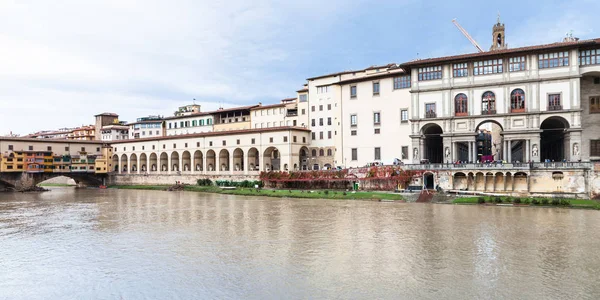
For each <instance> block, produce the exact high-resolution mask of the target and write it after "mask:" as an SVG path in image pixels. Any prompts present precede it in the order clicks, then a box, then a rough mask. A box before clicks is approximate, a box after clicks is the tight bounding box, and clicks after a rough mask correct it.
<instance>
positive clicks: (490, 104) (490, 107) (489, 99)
mask: <svg viewBox="0 0 600 300" xmlns="http://www.w3.org/2000/svg"><path fill="white" fill-rule="evenodd" d="M481 114H482V115H495V114H496V95H494V93H492V92H485V93H483V96H482V97H481Z"/></svg>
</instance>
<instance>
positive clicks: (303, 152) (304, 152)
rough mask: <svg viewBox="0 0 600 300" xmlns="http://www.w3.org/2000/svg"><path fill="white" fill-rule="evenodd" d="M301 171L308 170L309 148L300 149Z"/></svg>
mask: <svg viewBox="0 0 600 300" xmlns="http://www.w3.org/2000/svg"><path fill="white" fill-rule="evenodd" d="M300 170H308V148H306V147H302V148H300Z"/></svg>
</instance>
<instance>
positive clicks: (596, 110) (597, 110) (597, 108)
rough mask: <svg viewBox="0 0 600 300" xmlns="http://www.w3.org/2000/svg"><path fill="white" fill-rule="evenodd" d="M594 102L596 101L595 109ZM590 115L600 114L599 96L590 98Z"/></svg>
mask: <svg viewBox="0 0 600 300" xmlns="http://www.w3.org/2000/svg"><path fill="white" fill-rule="evenodd" d="M592 100H595V101H594V102H595V105H594V106H595V108H594V109H592ZM588 101H589V102H588V106H589V107H588V113H590V114H598V113H600V95H598V96H590V97H589V100H588Z"/></svg>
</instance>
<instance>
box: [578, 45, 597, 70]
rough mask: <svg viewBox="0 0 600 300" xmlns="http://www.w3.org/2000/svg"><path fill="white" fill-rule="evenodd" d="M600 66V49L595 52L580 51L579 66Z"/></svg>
mask: <svg viewBox="0 0 600 300" xmlns="http://www.w3.org/2000/svg"><path fill="white" fill-rule="evenodd" d="M597 64H600V49H593V50H580V51H579V65H580V66H587V65H597Z"/></svg>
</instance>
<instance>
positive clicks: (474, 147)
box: [471, 142, 477, 162]
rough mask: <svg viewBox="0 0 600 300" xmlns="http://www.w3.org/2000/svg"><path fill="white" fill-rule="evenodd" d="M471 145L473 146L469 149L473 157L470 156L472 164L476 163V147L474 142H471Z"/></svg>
mask: <svg viewBox="0 0 600 300" xmlns="http://www.w3.org/2000/svg"><path fill="white" fill-rule="evenodd" d="M471 143H472V144H473V146H472V147H471V148H472V149H473V156H472V160H473V162H477V145H476V144H475V142H471Z"/></svg>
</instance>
